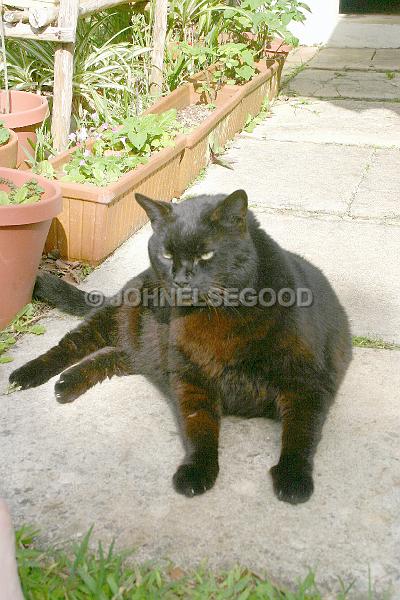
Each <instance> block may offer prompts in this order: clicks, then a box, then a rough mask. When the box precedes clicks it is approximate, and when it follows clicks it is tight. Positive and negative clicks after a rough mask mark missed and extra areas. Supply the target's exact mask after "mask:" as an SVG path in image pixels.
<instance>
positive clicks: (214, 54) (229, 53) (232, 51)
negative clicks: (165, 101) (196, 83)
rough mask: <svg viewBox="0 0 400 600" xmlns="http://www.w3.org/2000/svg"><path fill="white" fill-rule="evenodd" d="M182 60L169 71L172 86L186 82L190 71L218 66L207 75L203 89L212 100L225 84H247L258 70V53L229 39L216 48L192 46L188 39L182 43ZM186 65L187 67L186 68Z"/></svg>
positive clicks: (180, 48) (179, 47) (210, 100)
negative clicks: (184, 80) (183, 80)
mask: <svg viewBox="0 0 400 600" xmlns="http://www.w3.org/2000/svg"><path fill="white" fill-rule="evenodd" d="M177 53H179V59H178V60H177V61H176V64H175V68H174V69H173V70H171V71H170V74H169V81H168V83H169V86H170V88H171V89H174V88H175V87H177V86H178V85H180V83H181V82H182V77H183V76H184V75H186V74H187V73H188V72H190V73H191V74H193V73H198V72H199V71H202V70H204V69H208V67H210V66H211V65H216V67H217V68H216V69H214V70H213V71H210V73H209V75H208V74H205V75H204V77H205V81H204V83H203V91H204V92H205V95H206V97H207V101H208V102H212V100H213V99H214V97H215V91H216V90H218V89H220V88H221V87H222V86H223V85H225V84H228V85H235V84H239V85H240V84H243V83H246V81H249V80H250V79H251V78H252V77H254V75H255V74H256V73H257V69H256V65H255V54H254V52H253V51H252V50H250V49H249V48H248V47H247V45H246V44H242V43H233V42H228V43H227V44H220V45H218V46H216V47H206V46H202V45H195V46H191V45H189V44H187V43H186V42H182V43H180V44H179V46H178V49H177ZM183 66H184V69H183Z"/></svg>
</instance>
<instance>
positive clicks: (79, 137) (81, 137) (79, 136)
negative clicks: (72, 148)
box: [76, 127, 89, 143]
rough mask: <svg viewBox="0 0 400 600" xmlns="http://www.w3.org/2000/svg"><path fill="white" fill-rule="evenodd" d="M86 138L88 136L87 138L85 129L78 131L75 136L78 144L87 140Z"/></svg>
mask: <svg viewBox="0 0 400 600" xmlns="http://www.w3.org/2000/svg"><path fill="white" fill-rule="evenodd" d="M88 137H89V136H88V132H87V129H86V127H82V129H81V130H80V131H78V132H77V134H76V138H77V140H78V142H80V143H82V142H84V141H85V140H87V139H88Z"/></svg>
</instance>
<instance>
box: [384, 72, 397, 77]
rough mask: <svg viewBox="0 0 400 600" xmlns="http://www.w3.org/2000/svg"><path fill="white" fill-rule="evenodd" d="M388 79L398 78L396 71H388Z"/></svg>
mask: <svg viewBox="0 0 400 600" xmlns="http://www.w3.org/2000/svg"><path fill="white" fill-rule="evenodd" d="M386 77H387V78H388V79H394V78H395V77H396V73H394V71H386Z"/></svg>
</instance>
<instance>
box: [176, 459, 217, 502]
mask: <svg viewBox="0 0 400 600" xmlns="http://www.w3.org/2000/svg"><path fill="white" fill-rule="evenodd" d="M218 470H219V469H218V464H210V465H207V466H204V465H199V464H196V463H189V464H184V465H181V466H180V467H179V468H178V470H177V471H176V473H175V475H174V477H173V483H174V488H175V490H176V491H177V492H178V493H179V494H183V495H184V496H188V497H189V498H190V497H192V496H197V495H198V494H204V492H206V491H207V490H210V489H211V488H212V487H213V485H214V483H215V480H216V479H217V475H218Z"/></svg>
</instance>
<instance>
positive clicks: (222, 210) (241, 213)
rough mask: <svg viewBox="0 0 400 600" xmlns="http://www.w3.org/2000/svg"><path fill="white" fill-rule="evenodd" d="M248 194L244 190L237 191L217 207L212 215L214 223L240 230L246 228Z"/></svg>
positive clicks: (211, 218)
mask: <svg viewBox="0 0 400 600" xmlns="http://www.w3.org/2000/svg"><path fill="white" fill-rule="evenodd" d="M247 204H248V201H247V194H246V192H245V191H244V190H236V192H232V194H229V196H226V198H224V199H223V200H221V202H220V203H219V204H218V206H216V207H215V208H214V210H213V212H212V213H211V215H210V220H211V222H212V223H215V224H220V225H222V226H223V227H227V228H231V227H237V228H238V229H240V230H242V231H243V230H244V229H245V228H246V223H247Z"/></svg>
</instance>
